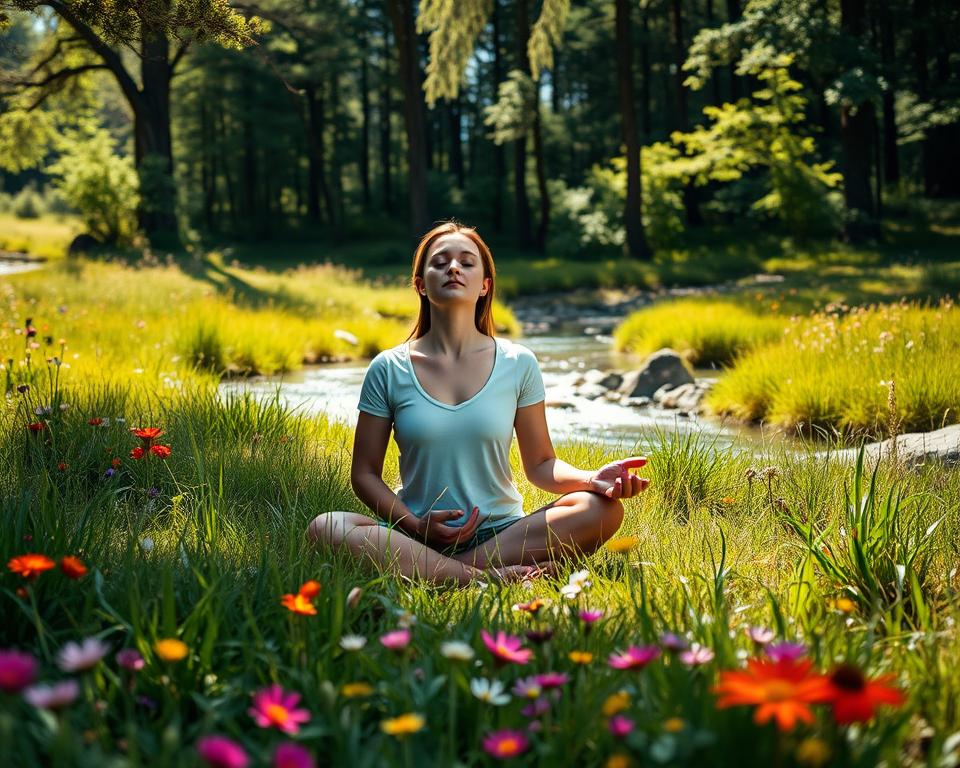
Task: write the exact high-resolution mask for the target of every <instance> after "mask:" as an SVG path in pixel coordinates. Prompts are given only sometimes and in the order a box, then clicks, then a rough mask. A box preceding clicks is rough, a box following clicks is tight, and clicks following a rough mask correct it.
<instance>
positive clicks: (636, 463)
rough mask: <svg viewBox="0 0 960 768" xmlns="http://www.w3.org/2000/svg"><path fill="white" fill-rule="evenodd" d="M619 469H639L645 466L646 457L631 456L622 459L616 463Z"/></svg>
mask: <svg viewBox="0 0 960 768" xmlns="http://www.w3.org/2000/svg"><path fill="white" fill-rule="evenodd" d="M618 463H619V464H620V466H621V467H623V468H624V469H637V468H639V467H643V466H646V464H647V457H646V456H631V457H630V458H629V459H623V460H622V461H620V462H618Z"/></svg>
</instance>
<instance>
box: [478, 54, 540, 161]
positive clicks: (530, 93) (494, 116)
mask: <svg viewBox="0 0 960 768" xmlns="http://www.w3.org/2000/svg"><path fill="white" fill-rule="evenodd" d="M536 109H537V91H536V85H535V84H534V82H533V80H531V79H530V76H529V75H527V74H525V73H524V72H523V71H521V70H519V69H513V70H510V72H509V74H508V75H507V78H506V79H505V80H504V81H503V82H502V83H500V88H499V91H498V93H497V101H496V102H494V103H493V104H491V105H490V106H489V107H486V109H485V113H486V117H485V118H484V123H485V124H486V125H487V126H489V127H490V128H491V129H492V131H491V134H490V137H491V138H492V139H493V140H494V142H496V143H497V144H505V143H507V142H508V141H516V140H517V139H520V138H522V137H524V136H526V135H527V132H528V131H529V130H530V128H531V127H532V126H533V118H534V114H535V110H536Z"/></svg>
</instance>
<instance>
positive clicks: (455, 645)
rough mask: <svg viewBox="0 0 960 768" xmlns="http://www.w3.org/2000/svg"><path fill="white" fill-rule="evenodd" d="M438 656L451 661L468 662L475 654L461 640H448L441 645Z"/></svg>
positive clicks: (467, 644)
mask: <svg viewBox="0 0 960 768" xmlns="http://www.w3.org/2000/svg"><path fill="white" fill-rule="evenodd" d="M440 655H441V656H443V658H445V659H450V660H451V661H470V660H471V659H472V658H473V657H474V655H475V654H474V652H473V648H471V647H470V644H469V643H465V642H463V641H462V640H448V641H447V642H445V643H443V644H441V646H440Z"/></svg>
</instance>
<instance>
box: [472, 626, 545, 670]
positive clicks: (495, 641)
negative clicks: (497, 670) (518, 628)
mask: <svg viewBox="0 0 960 768" xmlns="http://www.w3.org/2000/svg"><path fill="white" fill-rule="evenodd" d="M480 637H481V638H482V639H483V644H484V645H485V646H487V650H488V651H490V653H492V654H493V657H494V660H495V661H496V662H497V663H498V664H506V663H508V662H509V663H511V664H526V663H527V662H528V661H530V659H531V657H532V656H533V651H531V650H530V649H529V648H521V647H520V646H521V641H520V638H519V637H511V636H510V635H508V634H507V633H506V632H503V631H500V632H497V635H496V637H494V636H492V635H491V634H490V633H489V632H487V630H485V629H481V630H480Z"/></svg>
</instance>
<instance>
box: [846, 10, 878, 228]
mask: <svg viewBox="0 0 960 768" xmlns="http://www.w3.org/2000/svg"><path fill="white" fill-rule="evenodd" d="M865 22H866V3H865V0H840V27H841V29H842V31H843V32H844V33H846V35H847V36H848V39H851V40H854V39H860V38H861V37H862V35H863V34H864V31H865ZM875 119H876V115H875V111H874V108H873V102H871V101H869V100H868V101H864V102H861V103H860V104H851V103H849V102H844V104H843V105H842V106H841V107H840V147H841V155H842V162H841V167H842V172H843V191H844V202H845V203H846V209H847V215H846V223H845V226H844V237H845V239H846V240H847V241H848V242H862V241H864V240H867V239H870V238H873V237H876V235H877V234H878V226H877V219H876V207H875V205H874V202H875V201H874V197H873V194H872V192H871V189H870V167H871V164H872V163H871V161H872V152H873V146H872V138H873V132H874V121H875Z"/></svg>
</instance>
